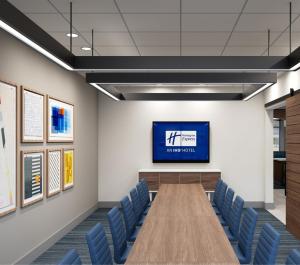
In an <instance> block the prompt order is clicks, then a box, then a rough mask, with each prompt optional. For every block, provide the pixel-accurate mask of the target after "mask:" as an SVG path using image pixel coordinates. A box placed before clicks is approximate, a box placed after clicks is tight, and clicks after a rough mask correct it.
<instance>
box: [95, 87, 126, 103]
mask: <svg viewBox="0 0 300 265" xmlns="http://www.w3.org/2000/svg"><path fill="white" fill-rule="evenodd" d="M90 85H92V86H93V87H95V88H97V89H98V90H100V91H101V92H102V93H103V94H105V95H107V96H109V97H111V98H112V99H114V100H116V101H119V100H120V99H118V98H117V97H115V96H114V95H113V94H111V93H109V92H108V91H107V90H105V89H104V88H103V87H101V86H99V85H98V84H96V83H90Z"/></svg>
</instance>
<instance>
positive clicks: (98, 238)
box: [86, 223, 113, 265]
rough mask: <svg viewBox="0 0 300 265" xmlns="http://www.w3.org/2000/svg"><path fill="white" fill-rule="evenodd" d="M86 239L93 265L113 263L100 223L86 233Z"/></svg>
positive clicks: (110, 264)
mask: <svg viewBox="0 0 300 265" xmlns="http://www.w3.org/2000/svg"><path fill="white" fill-rule="evenodd" d="M86 241H87V244H88V247H89V251H90V257H91V261H92V264H93V265H113V261H112V257H111V253H110V249H109V245H108V241H107V238H106V235H105V232H104V229H103V226H102V225H101V224H100V223H98V224H96V225H95V226H94V227H93V228H92V229H91V230H90V231H89V232H88V233H87V234H86Z"/></svg>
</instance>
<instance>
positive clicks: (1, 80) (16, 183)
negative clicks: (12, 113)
mask: <svg viewBox="0 0 300 265" xmlns="http://www.w3.org/2000/svg"><path fill="white" fill-rule="evenodd" d="M0 82H1V83H4V84H7V85H10V86H13V87H15V88H16V150H15V155H16V168H15V169H16V176H15V191H16V194H15V207H14V208H12V209H10V210H7V211H3V212H2V213H0V217H3V216H6V215H8V214H10V213H13V212H15V211H16V210H17V207H18V152H19V147H18V142H19V141H18V131H19V126H18V124H19V123H18V118H19V112H18V110H19V108H18V103H19V87H18V85H17V84H15V83H13V82H9V81H5V80H3V79H1V78H0Z"/></svg>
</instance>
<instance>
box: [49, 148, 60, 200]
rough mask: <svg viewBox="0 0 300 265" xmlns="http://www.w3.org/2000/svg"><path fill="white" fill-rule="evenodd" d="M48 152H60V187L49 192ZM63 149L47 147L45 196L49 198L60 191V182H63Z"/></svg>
mask: <svg viewBox="0 0 300 265" xmlns="http://www.w3.org/2000/svg"><path fill="white" fill-rule="evenodd" d="M50 152H60V189H59V191H56V192H53V193H50V192H49V153H50ZM62 178H63V151H62V149H47V151H46V196H47V198H50V197H52V196H55V195H57V194H59V193H61V191H62V185H63V184H62V183H63V179H62Z"/></svg>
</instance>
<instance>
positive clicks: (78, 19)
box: [73, 14, 127, 32]
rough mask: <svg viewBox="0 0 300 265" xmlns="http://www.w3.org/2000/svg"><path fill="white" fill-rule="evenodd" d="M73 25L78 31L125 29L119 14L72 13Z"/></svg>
mask: <svg viewBox="0 0 300 265" xmlns="http://www.w3.org/2000/svg"><path fill="white" fill-rule="evenodd" d="M73 25H74V27H75V28H76V29H78V30H79V31H91V30H92V29H94V30H95V31H124V32H126V31H127V29H126V27H125V25H124V23H123V21H122V18H121V16H120V15H119V14H74V15H73Z"/></svg>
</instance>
